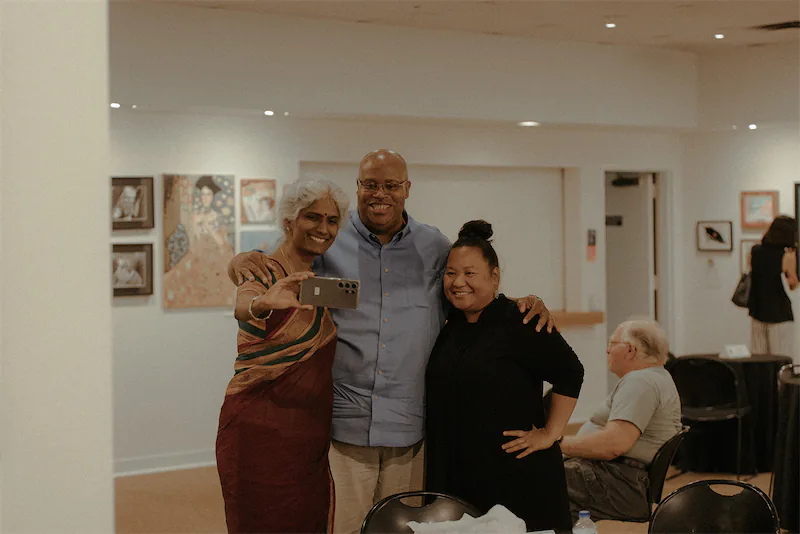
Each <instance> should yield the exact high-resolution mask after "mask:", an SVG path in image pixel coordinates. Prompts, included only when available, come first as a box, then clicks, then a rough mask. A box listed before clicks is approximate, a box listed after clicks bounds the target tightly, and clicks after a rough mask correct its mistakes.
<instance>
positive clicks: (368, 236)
mask: <svg viewBox="0 0 800 534" xmlns="http://www.w3.org/2000/svg"><path fill="white" fill-rule="evenodd" d="M403 219H405V221H406V225H405V226H403V228H402V229H401V230H400V231H399V232H397V234H395V236H394V237H393V238H392V239H391V241H389V242H390V243H394V242H397V241H400V240H401V239H403V238H404V237H405V236H407V235H408V234H409V233H411V232H412V231H413V229H414V226H416V224H417V222H416V221H415V220H414V219H412V218H411V216H410V215H409V214H408V212H407V211H405V210H403ZM350 222H351V223H353V227H354V228H355V229H356V231H357V232H358V233H359V234H360V235H361V237H363V238H364V239H365V240H367V241H369V242H370V243H372V244H374V245H376V246H381V242H380V239H378V236H376V235H375V234H373V233H372V232H370V231H369V229H368V228H367V227H366V226H365V225H364V222H363V221H362V220H361V217H359V215H358V210H352V211H351V212H350Z"/></svg>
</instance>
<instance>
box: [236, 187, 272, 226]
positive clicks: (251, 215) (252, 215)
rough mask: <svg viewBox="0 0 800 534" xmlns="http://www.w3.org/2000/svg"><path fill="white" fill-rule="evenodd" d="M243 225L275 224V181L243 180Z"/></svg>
mask: <svg viewBox="0 0 800 534" xmlns="http://www.w3.org/2000/svg"><path fill="white" fill-rule="evenodd" d="M240 187H241V188H242V197H241V202H242V224H275V200H276V195H275V187H276V186H275V180H267V179H257V180H242V181H241V183H240Z"/></svg>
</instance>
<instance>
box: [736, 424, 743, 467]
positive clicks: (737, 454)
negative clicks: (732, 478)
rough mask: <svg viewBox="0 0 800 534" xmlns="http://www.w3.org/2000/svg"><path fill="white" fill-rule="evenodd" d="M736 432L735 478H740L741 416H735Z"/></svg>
mask: <svg viewBox="0 0 800 534" xmlns="http://www.w3.org/2000/svg"><path fill="white" fill-rule="evenodd" d="M737 421H738V422H739V424H738V427H737V428H738V432H737V439H736V480H741V477H742V418H741V417H739V418H737Z"/></svg>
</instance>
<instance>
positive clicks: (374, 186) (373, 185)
mask: <svg viewBox="0 0 800 534" xmlns="http://www.w3.org/2000/svg"><path fill="white" fill-rule="evenodd" d="M407 181H408V180H403V181H402V182H386V183H385V184H379V183H378V182H376V181H374V180H367V181H366V182H362V181H361V180H358V185H360V186H361V187H363V188H364V191H367V192H369V193H376V192H377V191H378V189H381V188H383V190H384V191H386V192H387V193H397V192H398V191H400V189H402V187H403V184H404V183H406V182H407Z"/></svg>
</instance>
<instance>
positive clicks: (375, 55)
mask: <svg viewBox="0 0 800 534" xmlns="http://www.w3.org/2000/svg"><path fill="white" fill-rule="evenodd" d="M110 24H111V34H110V37H111V40H110V47H111V97H112V98H113V99H115V100H117V101H119V102H121V103H126V104H137V105H140V106H151V107H156V108H159V109H160V108H164V109H169V110H178V109H180V110H185V111H190V110H191V109H192V108H239V109H255V110H259V109H262V110H263V109H265V107H270V108H271V109H276V110H281V111H284V110H288V111H291V112H293V113H294V112H299V113H304V114H312V115H320V114H338V115H392V116H405V117H418V118H430V117H439V118H458V119H480V120H491V121H511V122H516V121H520V120H538V121H540V122H543V123H561V124H594V125H598V124H607V125H635V126H658V127H681V128H687V127H693V126H695V125H696V124H697V65H696V62H697V60H696V57H695V56H694V55H693V54H691V53H686V52H676V51H669V50H660V49H655V48H650V47H640V48H637V47H621V46H605V45H594V44H585V43H567V42H538V41H532V40H529V39H522V38H510V37H497V36H487V35H477V34H461V33H455V32H446V31H433V30H420V29H410V28H397V27H388V26H374V25H368V24H355V23H344V22H334V21H325V20H307V19H298V18H290V17H281V16H274V15H268V14H260V13H242V12H232V11H223V10H211V9H197V8H185V7H176V6H172V5H163V4H161V5H159V3H158V2H151V3H133V2H114V3H112V6H111V17H110ZM144 36H147V37H146V38H145V37H144ZM587 88H591V96H588V95H587V93H586V90H587Z"/></svg>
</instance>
